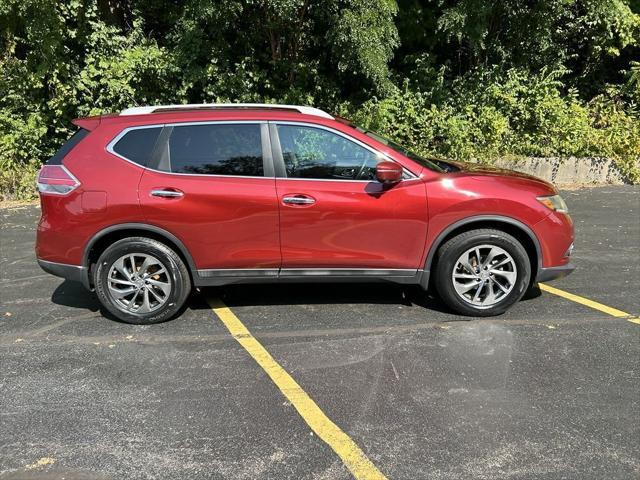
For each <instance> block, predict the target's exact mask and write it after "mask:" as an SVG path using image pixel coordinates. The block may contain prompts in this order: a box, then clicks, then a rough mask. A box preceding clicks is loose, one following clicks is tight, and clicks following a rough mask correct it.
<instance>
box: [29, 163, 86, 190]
mask: <svg viewBox="0 0 640 480" xmlns="http://www.w3.org/2000/svg"><path fill="white" fill-rule="evenodd" d="M79 186H80V182H79V181H78V179H77V178H76V177H74V176H73V174H72V173H71V172H70V171H69V170H67V168H66V167H65V166H64V165H44V166H43V167H42V168H41V169H40V173H39V174H38V191H39V192H40V193H52V194H54V195H66V194H68V193H70V192H72V191H73V190H75V189H76V188H78V187H79Z"/></svg>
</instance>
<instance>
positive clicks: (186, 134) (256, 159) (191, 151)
mask: <svg viewBox="0 0 640 480" xmlns="http://www.w3.org/2000/svg"><path fill="white" fill-rule="evenodd" d="M166 154H167V155H166V156H167V158H166V159H165V160H164V161H162V162H161V167H160V169H161V170H165V171H170V172H172V173H191V174H200V175H238V176H251V177H261V176H263V174H264V168H263V164H262V141H261V135H260V125H259V124H240V123H238V124H202V125H184V126H179V125H178V126H174V127H173V129H172V131H171V134H170V136H169V147H168V149H167V151H166Z"/></svg>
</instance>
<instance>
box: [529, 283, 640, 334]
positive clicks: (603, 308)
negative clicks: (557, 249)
mask: <svg viewBox="0 0 640 480" xmlns="http://www.w3.org/2000/svg"><path fill="white" fill-rule="evenodd" d="M539 286H540V290H543V291H545V292H548V293H553V294H554V295H558V296H559V297H562V298H566V299H567V300H571V301H572V302H576V303H579V304H581V305H584V306H586V307H589V308H593V309H594V310H598V311H600V312H603V313H606V314H607V315H611V316H612V317H616V318H624V319H625V320H627V321H628V322H631V323H635V324H638V325H640V317H634V316H633V315H631V314H630V313H627V312H623V311H622V310H618V309H617V308H613V307H609V306H607V305H604V304H602V303H599V302H595V301H593V300H589V299H588V298H585V297H581V296H580V295H575V294H573V293H569V292H565V291H564V290H560V289H559V288H555V287H550V286H549V285H545V284H544V283H540V284H539Z"/></svg>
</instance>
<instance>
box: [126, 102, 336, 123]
mask: <svg viewBox="0 0 640 480" xmlns="http://www.w3.org/2000/svg"><path fill="white" fill-rule="evenodd" d="M233 108H237V109H243V108H247V109H248V108H266V109H282V110H295V111H297V112H300V113H303V114H305V115H315V116H316V117H324V118H330V119H332V120H333V116H331V115H329V114H328V113H327V112H325V111H323V110H320V109H319V108H314V107H306V106H303V105H278V104H273V103H193V104H186V105H184V104H182V105H180V104H179V105H156V106H149V107H132V108H127V109H126V110H123V111H122V112H120V115H146V114H148V113H154V112H162V111H171V110H215V109H233Z"/></svg>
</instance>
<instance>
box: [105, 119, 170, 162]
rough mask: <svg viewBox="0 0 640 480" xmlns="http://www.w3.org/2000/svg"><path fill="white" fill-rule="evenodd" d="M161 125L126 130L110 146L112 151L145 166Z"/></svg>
mask: <svg viewBox="0 0 640 480" xmlns="http://www.w3.org/2000/svg"><path fill="white" fill-rule="evenodd" d="M161 130H162V127H141V128H132V129H131V130H127V131H126V132H125V133H124V135H122V137H121V138H120V139H119V140H118V141H117V142H116V143H115V144H114V145H113V146H112V147H111V149H112V150H113V152H114V153H116V154H118V155H120V156H121V157H124V158H126V159H127V160H130V161H132V162H134V163H137V164H138V165H141V166H143V167H144V166H146V165H147V162H148V161H149V157H150V156H151V153H152V152H153V148H154V146H155V144H156V141H157V140H158V136H159V135H160V131H161Z"/></svg>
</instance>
